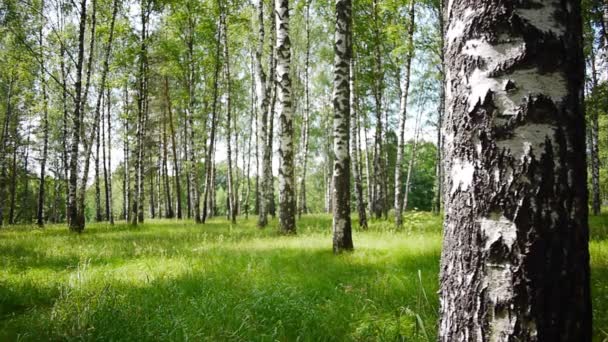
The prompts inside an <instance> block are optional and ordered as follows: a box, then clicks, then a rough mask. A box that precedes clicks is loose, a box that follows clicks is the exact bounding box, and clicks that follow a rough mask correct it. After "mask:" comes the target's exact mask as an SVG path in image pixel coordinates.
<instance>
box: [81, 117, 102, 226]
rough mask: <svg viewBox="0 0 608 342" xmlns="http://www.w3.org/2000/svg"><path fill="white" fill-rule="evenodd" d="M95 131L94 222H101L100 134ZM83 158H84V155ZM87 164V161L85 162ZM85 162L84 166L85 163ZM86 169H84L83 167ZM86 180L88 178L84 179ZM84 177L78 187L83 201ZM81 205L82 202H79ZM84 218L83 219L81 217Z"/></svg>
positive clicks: (84, 192)
mask: <svg viewBox="0 0 608 342" xmlns="http://www.w3.org/2000/svg"><path fill="white" fill-rule="evenodd" d="M99 119H100V118H99V116H97V117H96V121H97V122H99ZM97 125H98V124H97V123H96V124H95V126H97ZM94 131H95V221H97V222H101V221H102V220H103V214H102V212H101V186H100V181H99V178H100V175H99V159H100V158H99V147H100V141H101V138H100V137H101V134H100V132H99V130H98V129H97V130H94ZM85 157H88V156H86V154H85ZM87 162H88V161H87ZM87 162H85V164H86V163H87ZM85 168H86V167H85ZM86 178H88V177H86ZM86 178H85V177H82V180H81V185H80V195H79V197H80V198H81V199H84V198H85V196H86V185H84V186H83V185H82V184H86V181H87V179H86ZM81 204H82V202H81ZM83 218H84V217H83Z"/></svg>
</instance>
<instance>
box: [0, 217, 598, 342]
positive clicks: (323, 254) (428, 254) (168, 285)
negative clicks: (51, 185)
mask: <svg viewBox="0 0 608 342" xmlns="http://www.w3.org/2000/svg"><path fill="white" fill-rule="evenodd" d="M255 222H256V220H255V217H250V218H249V220H245V219H244V218H239V223H238V224H237V225H235V226H231V225H230V224H229V223H228V222H227V221H226V220H224V219H221V218H217V219H213V220H211V221H210V222H208V223H207V224H205V225H195V224H194V223H192V222H178V221H173V220H154V221H149V223H146V224H145V225H141V226H139V227H132V226H129V225H125V224H117V225H115V226H114V227H111V226H109V225H107V224H91V225H89V226H88V227H87V229H86V230H85V232H84V233H83V234H81V235H75V234H71V233H69V232H68V231H67V228H66V227H65V225H61V226H59V225H58V226H50V227H48V228H46V229H36V228H34V227H27V226H20V227H14V228H3V229H2V230H0V257H1V264H0V267H1V268H0V341H5V340H9V341H14V340H132V341H142V340H162V341H168V340H178V341H185V340H209V341H223V340H235V341H245V340H256V341H275V340H281V341H295V340H300V341H307V340H310V341H345V340H359V341H360V340H370V341H381V340H388V341H393V340H408V341H412V340H414V341H418V340H419V341H433V340H435V338H436V330H437V309H438V299H437V290H438V271H439V257H440V250H441V219H440V218H439V217H438V216H435V215H432V214H429V213H420V212H419V213H408V214H407V215H406V218H405V228H404V229H403V231H400V232H394V231H393V230H392V224H391V223H389V222H384V221H372V222H371V226H370V230H369V231H366V232H361V231H356V232H355V234H354V243H355V248H356V250H355V251H354V252H353V253H347V254H343V255H340V256H334V255H333V254H332V252H331V234H330V227H331V217H330V216H329V215H309V216H305V217H303V218H302V220H301V221H299V223H298V229H299V230H298V235H297V236H280V235H278V234H277V232H276V220H272V221H271V225H270V226H269V227H268V228H266V229H264V230H260V229H257V228H256V225H255ZM354 223H355V226H356V222H354ZM590 223H591V227H592V234H591V235H592V241H591V243H590V250H591V267H592V288H593V304H594V309H593V311H594V335H595V339H596V340H597V341H602V340H603V339H604V338H608V215H607V216H601V217H593V218H591V220H590Z"/></svg>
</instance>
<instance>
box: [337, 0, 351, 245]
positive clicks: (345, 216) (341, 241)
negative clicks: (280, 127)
mask: <svg viewBox="0 0 608 342" xmlns="http://www.w3.org/2000/svg"><path fill="white" fill-rule="evenodd" d="M335 3H336V28H335V33H334V51H335V57H334V94H333V98H334V99H333V100H334V135H333V136H334V144H333V145H334V146H333V147H334V151H333V152H334V167H333V183H334V191H333V205H332V207H333V214H334V218H333V250H334V253H341V252H343V251H349V250H352V249H353V238H352V228H351V220H350V155H349V143H350V120H351V117H350V112H351V95H350V94H351V87H350V85H351V83H350V81H349V80H350V66H351V59H352V55H353V46H352V28H351V27H352V2H351V0H336V1H335Z"/></svg>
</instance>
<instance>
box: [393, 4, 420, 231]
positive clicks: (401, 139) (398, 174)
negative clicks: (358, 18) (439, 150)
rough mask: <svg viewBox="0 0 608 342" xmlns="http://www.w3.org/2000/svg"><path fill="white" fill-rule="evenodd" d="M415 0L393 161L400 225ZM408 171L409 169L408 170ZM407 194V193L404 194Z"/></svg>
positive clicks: (396, 212)
mask: <svg viewBox="0 0 608 342" xmlns="http://www.w3.org/2000/svg"><path fill="white" fill-rule="evenodd" d="M415 3H416V2H415V0H410V5H409V18H408V19H409V20H408V28H407V53H406V56H405V65H404V67H403V69H404V77H403V82H402V84H401V97H400V99H399V135H398V137H397V139H398V141H397V161H396V163H395V208H394V209H395V225H396V226H397V227H401V225H402V223H403V216H402V211H403V196H402V195H401V188H402V187H403V178H402V177H403V155H404V153H405V151H404V147H405V121H406V119H407V100H408V95H409V90H410V74H411V67H412V58H413V55H414V29H415V22H414V21H415V19H416V11H415ZM408 173H409V171H408ZM406 196H407V195H406Z"/></svg>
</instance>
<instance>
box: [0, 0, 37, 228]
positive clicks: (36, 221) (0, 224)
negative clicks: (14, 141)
mask: <svg viewBox="0 0 608 342" xmlns="http://www.w3.org/2000/svg"><path fill="white" fill-rule="evenodd" d="M44 3H45V2H44V0H43V1H41V3H40V9H41V11H40V13H41V15H40V17H41V18H40V20H41V22H40V32H39V44H40V54H41V55H42V53H43V29H44V22H43V20H44V16H43V15H42V13H44V9H45V7H44ZM43 63H44V62H42V61H40V69H41V70H42V69H44V64H43ZM40 81H41V82H40V83H41V86H42V122H41V126H42V135H43V136H42V158H41V159H40V181H39V185H38V209H37V212H36V223H37V224H38V226H39V227H44V196H45V178H46V161H47V158H48V150H49V101H48V94H47V90H46V86H47V84H46V75H44V73H42V72H41V79H40ZM1 164H2V163H0V165H1ZM0 177H1V176H0ZM0 210H1V209H0ZM0 219H1V215H0ZM0 225H2V224H1V223H0Z"/></svg>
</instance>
